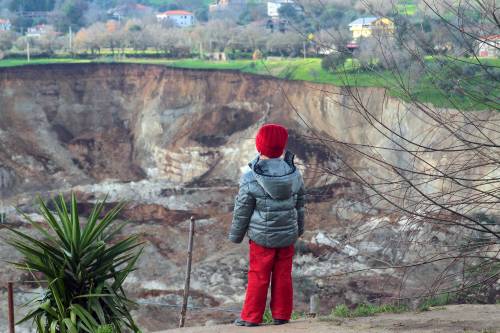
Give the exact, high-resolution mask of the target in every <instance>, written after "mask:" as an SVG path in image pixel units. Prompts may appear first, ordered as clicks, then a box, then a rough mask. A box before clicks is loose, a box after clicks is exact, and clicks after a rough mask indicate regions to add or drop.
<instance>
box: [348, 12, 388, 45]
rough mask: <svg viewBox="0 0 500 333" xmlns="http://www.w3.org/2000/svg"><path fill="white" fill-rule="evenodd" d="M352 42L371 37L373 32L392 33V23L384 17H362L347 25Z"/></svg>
mask: <svg viewBox="0 0 500 333" xmlns="http://www.w3.org/2000/svg"><path fill="white" fill-rule="evenodd" d="M349 30H350V31H351V32H352V38H353V39H354V40H356V39H358V38H361V37H371V36H372V35H373V33H374V32H382V33H386V34H391V35H392V34H393V33H394V22H393V21H391V20H389V19H388V18H386V17H362V18H359V19H357V20H355V21H352V22H351V23H350V24H349Z"/></svg>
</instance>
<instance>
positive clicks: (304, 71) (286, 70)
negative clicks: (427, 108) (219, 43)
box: [0, 57, 500, 110]
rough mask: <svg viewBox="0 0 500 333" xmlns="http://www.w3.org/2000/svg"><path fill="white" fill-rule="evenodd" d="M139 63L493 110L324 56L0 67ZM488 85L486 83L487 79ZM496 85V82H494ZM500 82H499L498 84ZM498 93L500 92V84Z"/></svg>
mask: <svg viewBox="0 0 500 333" xmlns="http://www.w3.org/2000/svg"><path fill="white" fill-rule="evenodd" d="M459 60H461V61H459V63H463V64H468V63H471V62H474V61H475V60H471V59H459ZM426 61H428V62H433V61H436V59H433V58H428V59H427V60H426ZM481 61H482V63H483V65H486V66H493V67H495V68H500V59H484V60H481ZM91 62H92V63H102V62H115V63H116V62H119V63H138V64H152V65H163V66H169V67H176V68H186V69H213V70H234V71H240V72H243V73H250V74H255V75H269V76H273V77H277V78H281V79H286V80H297V81H308V82H315V83H324V84H332V85H335V86H353V87H383V88H386V89H388V91H389V94H390V95H392V96H394V97H398V98H401V99H403V100H406V101H409V100H417V101H419V102H421V103H429V104H433V105H435V106H437V107H449V108H460V109H463V110H482V109H492V108H494V107H492V106H491V105H484V104H483V103H479V102H477V101H475V100H474V99H472V98H469V97H467V96H459V95H454V94H453V93H450V92H448V91H444V90H442V89H437V88H436V85H435V83H434V82H433V76H432V75H426V76H423V77H422V78H421V79H420V80H419V81H418V82H417V83H416V84H414V85H413V87H412V88H411V91H410V92H409V93H408V92H407V91H405V90H404V89H402V88H401V87H402V85H403V83H406V82H407V81H411V80H409V78H408V77H406V78H405V77H403V78H399V77H398V76H397V75H396V74H395V73H393V72H392V71H382V70H376V71H375V70H374V71H366V70H365V71H360V70H356V69H355V64H353V63H352V62H350V61H348V62H346V64H345V67H344V69H343V70H338V71H336V72H330V71H326V70H324V69H323V68H322V67H321V59H319V58H307V59H301V58H296V59H281V60H258V61H253V60H230V61H217V62H215V61H208V60H198V59H181V60H172V59H145V58H144V59H143V58H137V59H136V58H125V59H119V58H118V59H113V58H111V57H102V58H99V59H95V60H77V59H69V58H53V59H35V60H32V61H31V62H30V63H28V62H27V61H26V60H20V59H13V60H0V67H15V66H23V65H28V64H29V65H44V64H58V63H91ZM483 84H484V82H483ZM492 84H494V83H492ZM496 85H498V84H496ZM494 91H497V92H496V93H495V94H496V95H498V94H500V86H499V89H496V90H494ZM498 97H499V98H500V96H498Z"/></svg>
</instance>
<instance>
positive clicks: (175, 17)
mask: <svg viewBox="0 0 500 333" xmlns="http://www.w3.org/2000/svg"><path fill="white" fill-rule="evenodd" d="M156 19H157V20H158V22H162V23H171V24H173V25H175V26H177V27H181V28H184V27H190V26H193V25H194V21H195V20H194V14H193V13H191V12H188V11H186V10H168V11H166V12H164V13H160V14H157V15H156Z"/></svg>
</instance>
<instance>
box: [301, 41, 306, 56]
mask: <svg viewBox="0 0 500 333" xmlns="http://www.w3.org/2000/svg"><path fill="white" fill-rule="evenodd" d="M302 45H303V46H304V60H306V41H304V42H302Z"/></svg>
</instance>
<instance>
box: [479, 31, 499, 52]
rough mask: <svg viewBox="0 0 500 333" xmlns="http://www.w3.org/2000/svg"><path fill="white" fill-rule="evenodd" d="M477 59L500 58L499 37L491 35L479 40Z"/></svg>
mask: <svg viewBox="0 0 500 333" xmlns="http://www.w3.org/2000/svg"><path fill="white" fill-rule="evenodd" d="M477 55H478V56H479V57H488V58H492V57H500V35H491V36H486V37H482V38H480V39H479V42H478V46H477Z"/></svg>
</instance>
